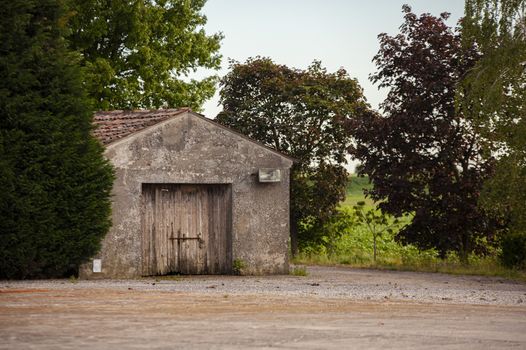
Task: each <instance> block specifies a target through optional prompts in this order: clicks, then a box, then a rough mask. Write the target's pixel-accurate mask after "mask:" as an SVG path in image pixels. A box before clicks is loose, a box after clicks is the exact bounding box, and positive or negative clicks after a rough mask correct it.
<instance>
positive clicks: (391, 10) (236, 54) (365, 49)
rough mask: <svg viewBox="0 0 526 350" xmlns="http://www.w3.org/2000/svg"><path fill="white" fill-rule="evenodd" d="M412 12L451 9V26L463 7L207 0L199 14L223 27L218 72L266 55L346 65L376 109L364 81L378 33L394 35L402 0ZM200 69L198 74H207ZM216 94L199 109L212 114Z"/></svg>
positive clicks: (211, 27)
mask: <svg viewBox="0 0 526 350" xmlns="http://www.w3.org/2000/svg"><path fill="white" fill-rule="evenodd" d="M405 3H407V4H408V5H410V6H411V7H412V8H413V11H414V12H415V13H418V14H420V13H423V12H429V13H431V14H433V15H439V14H440V13H441V12H450V13H451V17H450V19H449V20H448V24H449V25H451V26H455V25H456V23H457V21H458V19H459V18H460V17H461V16H462V14H463V12H464V1H463V0H369V1H364V0H265V1H259V0H250V1H247V0H208V2H207V4H206V5H205V7H204V8H203V13H204V14H205V15H206V16H207V18H208V23H207V25H206V27H205V30H206V31H207V32H208V34H211V33H215V32H219V31H220V32H223V34H224V35H225V38H224V39H223V41H222V45H221V53H222V55H223V63H222V69H221V70H220V71H219V72H217V74H219V75H220V76H223V75H225V74H226V72H227V71H228V59H229V58H231V59H235V60H237V61H240V62H244V61H245V60H246V59H247V58H248V57H254V56H258V55H259V56H267V57H270V58H271V59H273V60H274V62H276V63H279V64H285V65H287V66H289V67H296V68H300V69H305V68H306V67H307V66H308V65H309V64H310V63H312V61H313V60H314V59H317V60H321V61H322V64H323V65H324V66H326V67H327V68H328V69H329V71H335V70H337V69H338V68H340V67H343V68H345V69H346V70H347V71H348V72H349V73H350V75H351V76H352V77H355V78H357V79H358V81H359V83H360V85H361V86H362V87H363V88H364V93H365V96H366V97H367V99H368V101H369V103H370V104H371V105H372V106H373V107H374V108H377V107H378V104H379V103H380V102H381V101H382V100H383V99H384V98H385V94H386V92H385V91H378V89H377V87H376V86H373V85H372V83H371V82H370V81H369V79H368V77H369V74H371V73H373V72H374V71H375V67H374V65H373V63H372V62H371V60H372V58H373V56H374V55H375V54H376V53H377V51H378V48H379V45H378V39H377V36H378V34H380V33H382V32H386V33H388V34H391V35H395V34H397V33H398V32H399V30H398V27H399V26H400V25H401V24H402V21H403V15H402V5H403V4H405ZM209 74H210V72H205V71H199V72H197V73H196V76H197V77H202V76H205V75H209ZM218 100H219V97H218V94H217V93H216V96H215V97H214V98H213V99H211V100H209V101H208V102H206V103H205V105H204V106H203V107H204V111H203V114H205V115H206V116H207V117H209V118H215V116H216V115H217V114H218V112H219V111H221V107H219V106H217V104H218Z"/></svg>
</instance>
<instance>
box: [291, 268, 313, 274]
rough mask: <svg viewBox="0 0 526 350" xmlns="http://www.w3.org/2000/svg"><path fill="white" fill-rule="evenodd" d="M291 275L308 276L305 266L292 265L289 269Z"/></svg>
mask: <svg viewBox="0 0 526 350" xmlns="http://www.w3.org/2000/svg"><path fill="white" fill-rule="evenodd" d="M290 274H291V275H292V276H308V275H309V273H308V272H307V268H306V267H305V266H294V268H293V269H292V270H291V271H290Z"/></svg>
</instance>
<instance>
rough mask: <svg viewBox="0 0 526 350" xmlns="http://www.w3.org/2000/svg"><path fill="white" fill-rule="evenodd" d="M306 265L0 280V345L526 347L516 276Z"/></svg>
mask: <svg viewBox="0 0 526 350" xmlns="http://www.w3.org/2000/svg"><path fill="white" fill-rule="evenodd" d="M307 270H308V272H309V275H308V276H307V277H296V276H264V277H263V276H261V277H244V276H188V277H173V278H159V279H155V278H145V279H137V280H101V281H78V282H75V283H72V282H71V281H68V280H46V281H0V349H17V350H18V349H50V350H51V349H52V350H57V349H90V350H91V349H270V348H273V349H274V348H280V349H342V348H344V349H347V348H351V349H362V348H364V349H381V350H385V349H415V350H416V349H418V350H420V349H459V350H460V349H462V350H466V349H473V350H480V349H526V303H525V302H524V300H526V284H525V283H520V282H513V281H508V280H504V279H501V278H487V277H473V276H451V275H443V274H429V273H413V272H396V271H376V270H360V269H351V268H344V267H342V268H334V267H308V268H307Z"/></svg>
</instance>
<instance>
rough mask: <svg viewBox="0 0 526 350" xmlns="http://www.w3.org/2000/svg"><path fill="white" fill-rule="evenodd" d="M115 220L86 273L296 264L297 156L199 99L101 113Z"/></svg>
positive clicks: (272, 268) (256, 270)
mask: <svg viewBox="0 0 526 350" xmlns="http://www.w3.org/2000/svg"><path fill="white" fill-rule="evenodd" d="M95 123H96V124H97V126H98V127H97V129H96V130H95V136H96V137H98V138H99V139H100V140H101V141H102V143H103V144H105V146H106V151H105V155H106V157H107V158H108V159H109V160H110V161H111V163H112V164H113V165H114V167H115V171H116V180H115V183H114V186H113V197H112V203H113V204H112V210H113V212H112V220H113V226H112V228H111V229H110V231H109V233H108V234H107V235H106V237H105V238H104V240H103V242H102V248H101V250H100V252H99V254H98V255H97V256H95V257H94V259H93V260H92V261H90V262H88V263H86V264H84V265H83V266H82V267H81V269H80V277H81V278H132V277H138V276H152V275H165V274H176V273H181V274H230V273H233V272H235V270H238V269H241V270H242V271H241V272H242V273H244V274H279V273H287V272H288V241H289V170H290V167H291V166H292V163H293V161H292V159H291V158H289V157H287V156H285V155H283V154H281V153H279V152H277V151H275V150H273V149H271V148H268V147H266V146H264V145H262V144H260V143H257V142H255V141H253V140H251V139H249V138H248V137H246V136H244V135H241V134H239V133H237V132H235V131H232V130H230V129H228V128H226V127H224V126H221V125H219V124H217V123H215V122H214V121H212V120H210V119H207V118H205V117H203V116H202V115H200V114H197V113H194V112H192V111H191V110H189V109H164V110H152V111H146V110H140V111H111V112H100V113H97V114H96V115H95Z"/></svg>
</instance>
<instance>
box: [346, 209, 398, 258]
mask: <svg viewBox="0 0 526 350" xmlns="http://www.w3.org/2000/svg"><path fill="white" fill-rule="evenodd" d="M353 209H354V213H355V215H356V219H357V220H356V223H357V224H359V225H363V226H365V227H366V228H367V230H368V231H369V232H370V233H371V235H372V237H373V261H375V262H376V242H377V241H378V239H379V238H381V237H382V235H383V234H385V233H389V234H391V235H392V234H393V233H394V230H395V229H397V228H399V226H400V224H401V222H400V221H399V220H398V218H393V217H392V215H389V214H387V213H383V212H382V211H380V210H377V209H376V208H372V209H367V210H366V209H365V202H364V201H360V202H358V203H356V205H355V206H354V207H353Z"/></svg>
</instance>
